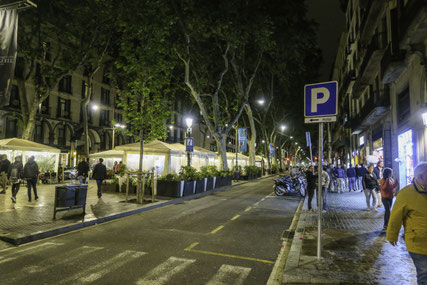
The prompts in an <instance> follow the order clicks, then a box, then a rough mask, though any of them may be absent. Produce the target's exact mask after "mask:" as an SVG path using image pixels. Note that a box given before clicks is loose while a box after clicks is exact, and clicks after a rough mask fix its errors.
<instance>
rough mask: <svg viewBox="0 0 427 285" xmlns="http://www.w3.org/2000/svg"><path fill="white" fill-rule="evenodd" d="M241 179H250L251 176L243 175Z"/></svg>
mask: <svg viewBox="0 0 427 285" xmlns="http://www.w3.org/2000/svg"><path fill="white" fill-rule="evenodd" d="M240 179H241V180H249V177H248V176H247V175H241V176H240Z"/></svg>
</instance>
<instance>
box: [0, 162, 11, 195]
mask: <svg viewBox="0 0 427 285" xmlns="http://www.w3.org/2000/svg"><path fill="white" fill-rule="evenodd" d="M9 167H10V161H9V159H7V155H5V154H4V155H3V156H2V158H1V161H0V184H1V187H2V188H3V191H1V192H0V194H6V189H7V172H8V171H9Z"/></svg>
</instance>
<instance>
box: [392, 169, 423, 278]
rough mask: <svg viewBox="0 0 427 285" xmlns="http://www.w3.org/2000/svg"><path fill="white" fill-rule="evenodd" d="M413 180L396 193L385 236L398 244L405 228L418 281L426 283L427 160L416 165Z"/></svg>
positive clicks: (407, 245) (406, 240)
mask: <svg viewBox="0 0 427 285" xmlns="http://www.w3.org/2000/svg"><path fill="white" fill-rule="evenodd" d="M414 177H415V178H414V180H413V181H412V183H411V184H410V185H408V186H406V187H404V188H403V189H401V190H400V191H399V192H398V194H397V197H396V202H395V203H394V206H393V210H392V211H391V216H390V221H389V224H388V228H387V236H386V239H387V240H388V241H389V242H390V243H391V244H392V245H393V246H396V244H397V241H398V237H399V232H400V228H401V226H402V224H403V227H404V229H405V243H406V249H407V250H408V252H409V255H410V256H411V258H412V260H413V262H414V265H415V268H416V270H417V281H418V284H419V285H421V284H424V285H425V284H427V206H426V205H427V162H422V163H420V164H418V165H417V166H416V167H415V170H414Z"/></svg>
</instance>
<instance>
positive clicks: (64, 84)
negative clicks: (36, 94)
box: [58, 75, 72, 94]
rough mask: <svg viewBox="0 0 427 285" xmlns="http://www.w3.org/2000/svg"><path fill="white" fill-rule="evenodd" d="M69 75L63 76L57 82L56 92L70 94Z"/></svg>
mask: <svg viewBox="0 0 427 285" xmlns="http://www.w3.org/2000/svg"><path fill="white" fill-rule="evenodd" d="M71 79H72V78H71V75H67V76H64V77H63V78H62V79H61V80H60V81H59V86H58V90H59V92H66V93H69V94H71V93H72V92H71Z"/></svg>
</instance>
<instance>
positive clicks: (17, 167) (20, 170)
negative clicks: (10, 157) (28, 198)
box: [7, 156, 24, 203]
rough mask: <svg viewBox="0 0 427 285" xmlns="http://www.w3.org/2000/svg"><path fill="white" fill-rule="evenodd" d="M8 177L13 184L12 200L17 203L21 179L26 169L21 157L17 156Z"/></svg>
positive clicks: (10, 167)
mask: <svg viewBox="0 0 427 285" xmlns="http://www.w3.org/2000/svg"><path fill="white" fill-rule="evenodd" d="M7 177H8V178H9V180H10V183H11V184H12V197H11V198H10V199H12V202H13V203H16V194H18V191H19V186H20V184H21V179H22V177H24V167H23V166H22V162H21V157H20V156H16V157H15V162H14V163H12V164H11V165H10V166H9V170H8V175H7Z"/></svg>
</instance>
